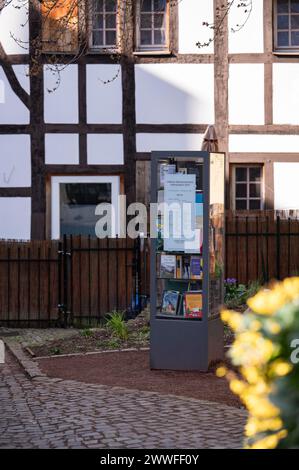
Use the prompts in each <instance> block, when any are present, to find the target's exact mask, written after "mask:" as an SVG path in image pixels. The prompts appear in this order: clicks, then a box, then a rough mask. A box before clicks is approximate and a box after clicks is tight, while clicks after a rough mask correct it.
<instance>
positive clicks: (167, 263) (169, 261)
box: [160, 254, 176, 279]
mask: <svg viewBox="0 0 299 470" xmlns="http://www.w3.org/2000/svg"><path fill="white" fill-rule="evenodd" d="M160 277H162V278H168V279H172V278H174V277H176V256H175V255H164V254H162V255H161V262H160Z"/></svg>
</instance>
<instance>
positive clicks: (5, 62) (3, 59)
mask: <svg viewBox="0 0 299 470" xmlns="http://www.w3.org/2000/svg"><path fill="white" fill-rule="evenodd" d="M0 66H1V67H2V69H3V71H4V73H5V76H6V78H7V80H8V82H9V84H10V86H11V88H12V90H13V91H14V92H15V94H16V95H17V97H18V98H19V99H20V100H21V101H22V103H23V104H24V105H25V106H26V108H28V109H30V95H29V94H28V93H27V91H26V90H24V88H23V87H22V86H21V84H20V82H19V80H18V79H17V76H16V74H15V72H14V69H13V67H12V65H11V63H10V62H9V59H8V57H7V55H6V53H5V51H4V49H3V46H2V44H1V42H0Z"/></svg>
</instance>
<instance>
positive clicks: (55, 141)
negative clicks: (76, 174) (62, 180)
mask: <svg viewBox="0 0 299 470" xmlns="http://www.w3.org/2000/svg"><path fill="white" fill-rule="evenodd" d="M45 162H46V164H48V165H49V164H57V165H72V164H74V165H76V164H78V163H79V135H78V134H46V135H45Z"/></svg>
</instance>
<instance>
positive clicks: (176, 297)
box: [161, 290, 181, 315]
mask: <svg viewBox="0 0 299 470" xmlns="http://www.w3.org/2000/svg"><path fill="white" fill-rule="evenodd" d="M180 300H181V294H180V293H179V292H178V291H172V290H165V291H164V292H163V297H162V305H161V313H166V314H170V315H176V314H177V312H178V311H179V307H180Z"/></svg>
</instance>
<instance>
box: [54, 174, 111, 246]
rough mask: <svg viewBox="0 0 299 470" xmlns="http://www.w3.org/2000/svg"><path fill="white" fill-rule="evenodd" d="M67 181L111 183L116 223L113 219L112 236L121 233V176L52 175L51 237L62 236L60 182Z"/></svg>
mask: <svg viewBox="0 0 299 470" xmlns="http://www.w3.org/2000/svg"><path fill="white" fill-rule="evenodd" d="M65 183H110V184H111V202H112V205H113V207H114V209H115V214H116V217H115V219H116V220H115V223H114V220H112V227H111V228H112V237H116V236H117V235H118V234H119V227H120V214H119V205H118V196H119V195H120V177H119V176H52V177H51V237H52V239H53V240H58V239H59V238H60V184H65Z"/></svg>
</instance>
